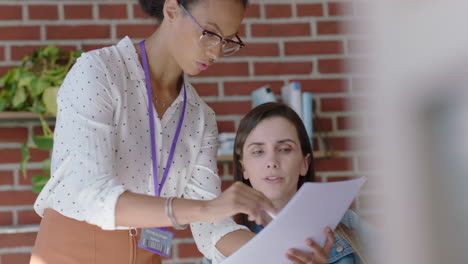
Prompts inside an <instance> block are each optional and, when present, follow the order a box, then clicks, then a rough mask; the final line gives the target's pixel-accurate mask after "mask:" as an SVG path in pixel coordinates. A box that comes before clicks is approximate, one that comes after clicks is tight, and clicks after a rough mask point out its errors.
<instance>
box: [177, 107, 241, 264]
mask: <svg viewBox="0 0 468 264" xmlns="http://www.w3.org/2000/svg"><path fill="white" fill-rule="evenodd" d="M217 147H218V129H217V127H216V121H215V118H214V113H213V112H212V110H211V109H210V113H209V114H208V118H207V121H206V129H205V133H204V137H203V141H202V143H201V148H200V153H199V155H198V157H197V159H196V165H195V168H194V171H193V173H192V177H191V179H190V181H189V182H188V184H187V186H186V188H185V190H184V197H185V198H189V199H196V200H211V199H214V198H216V197H217V196H218V195H220V193H221V179H220V178H219V176H218V175H217V162H216V152H217ZM190 227H191V229H192V234H193V238H194V239H195V242H196V244H197V247H198V250H200V252H202V253H203V255H205V257H207V258H209V259H211V260H212V261H213V264H216V263H220V262H221V261H222V260H223V259H224V258H225V256H223V255H222V254H221V253H220V252H219V251H218V250H217V249H216V247H215V245H216V243H217V242H218V240H219V239H220V238H222V237H223V236H224V235H226V234H227V233H230V232H233V231H235V230H239V229H246V230H247V227H245V226H242V225H237V224H236V223H235V222H234V221H233V220H232V218H228V219H226V220H224V221H223V222H221V223H218V224H212V223H206V222H195V223H192V224H191V225H190Z"/></svg>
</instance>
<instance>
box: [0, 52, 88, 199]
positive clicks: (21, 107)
mask: <svg viewBox="0 0 468 264" xmlns="http://www.w3.org/2000/svg"><path fill="white" fill-rule="evenodd" d="M81 53H82V51H81V50H74V51H71V52H64V51H63V50H61V49H59V48H57V47H56V46H55V45H49V46H47V47H44V48H41V49H39V50H37V51H35V52H34V53H33V55H32V56H26V57H24V59H23V60H22V64H21V66H18V67H15V68H13V69H11V70H10V71H8V72H7V73H6V74H5V75H4V76H3V77H1V78H0V89H1V90H0V112H2V111H28V112H36V113H38V114H39V120H40V122H41V127H42V132H43V135H42V136H32V140H33V143H34V144H28V143H24V144H23V145H22V148H21V153H22V161H21V171H22V172H23V175H24V177H27V174H26V164H27V162H28V161H29V159H30V154H29V149H30V148H38V149H42V150H46V151H50V150H52V147H53V143H54V136H53V132H52V129H51V128H50V127H49V125H48V124H47V122H46V121H45V119H44V115H45V114H48V115H52V116H56V114H57V103H56V98H57V92H58V89H59V87H60V85H61V84H62V82H63V80H64V79H65V76H66V74H67V73H68V71H69V70H70V68H71V66H72V65H73V64H74V63H75V61H76V59H77V58H78V57H79V56H80V55H81ZM42 167H43V172H44V173H43V174H39V175H35V176H34V177H33V178H32V180H31V181H32V186H33V192H37V193H38V192H40V191H41V190H42V188H43V187H44V185H45V184H46V183H47V180H48V179H49V177H48V176H47V175H49V174H50V159H47V160H45V161H43V166H42Z"/></svg>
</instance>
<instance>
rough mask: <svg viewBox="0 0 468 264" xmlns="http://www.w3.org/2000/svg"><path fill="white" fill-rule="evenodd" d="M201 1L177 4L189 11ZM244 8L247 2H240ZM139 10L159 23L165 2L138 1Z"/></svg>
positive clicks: (188, 0)
mask: <svg viewBox="0 0 468 264" xmlns="http://www.w3.org/2000/svg"><path fill="white" fill-rule="evenodd" d="M200 1H203V0H177V2H179V4H181V5H183V6H184V7H185V8H187V9H188V10H190V7H191V6H192V5H194V4H196V3H198V2H200ZM240 1H241V2H242V5H244V7H246V6H247V3H248V0H240ZM138 2H139V3H140V6H141V9H143V11H144V12H145V13H147V14H148V15H150V16H152V17H155V18H156V19H158V20H159V21H162V20H163V19H164V13H163V7H164V2H165V0H138Z"/></svg>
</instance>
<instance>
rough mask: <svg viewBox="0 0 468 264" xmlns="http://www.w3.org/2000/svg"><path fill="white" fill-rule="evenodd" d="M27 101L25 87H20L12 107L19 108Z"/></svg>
mask: <svg viewBox="0 0 468 264" xmlns="http://www.w3.org/2000/svg"><path fill="white" fill-rule="evenodd" d="M25 101H26V92H25V90H24V87H23V86H18V89H17V90H16V93H15V96H14V97H13V100H12V102H11V103H12V106H13V107H18V106H19V105H21V104H22V103H24V102H25Z"/></svg>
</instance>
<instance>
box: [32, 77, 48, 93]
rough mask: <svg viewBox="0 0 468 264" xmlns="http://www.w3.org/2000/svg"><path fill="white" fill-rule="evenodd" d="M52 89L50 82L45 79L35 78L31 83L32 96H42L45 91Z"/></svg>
mask: <svg viewBox="0 0 468 264" xmlns="http://www.w3.org/2000/svg"><path fill="white" fill-rule="evenodd" d="M48 87H50V82H49V81H47V80H46V79H43V78H35V79H32V81H31V96H33V97H36V96H39V95H41V94H42V93H43V92H44V90H45V89H47V88H48Z"/></svg>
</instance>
